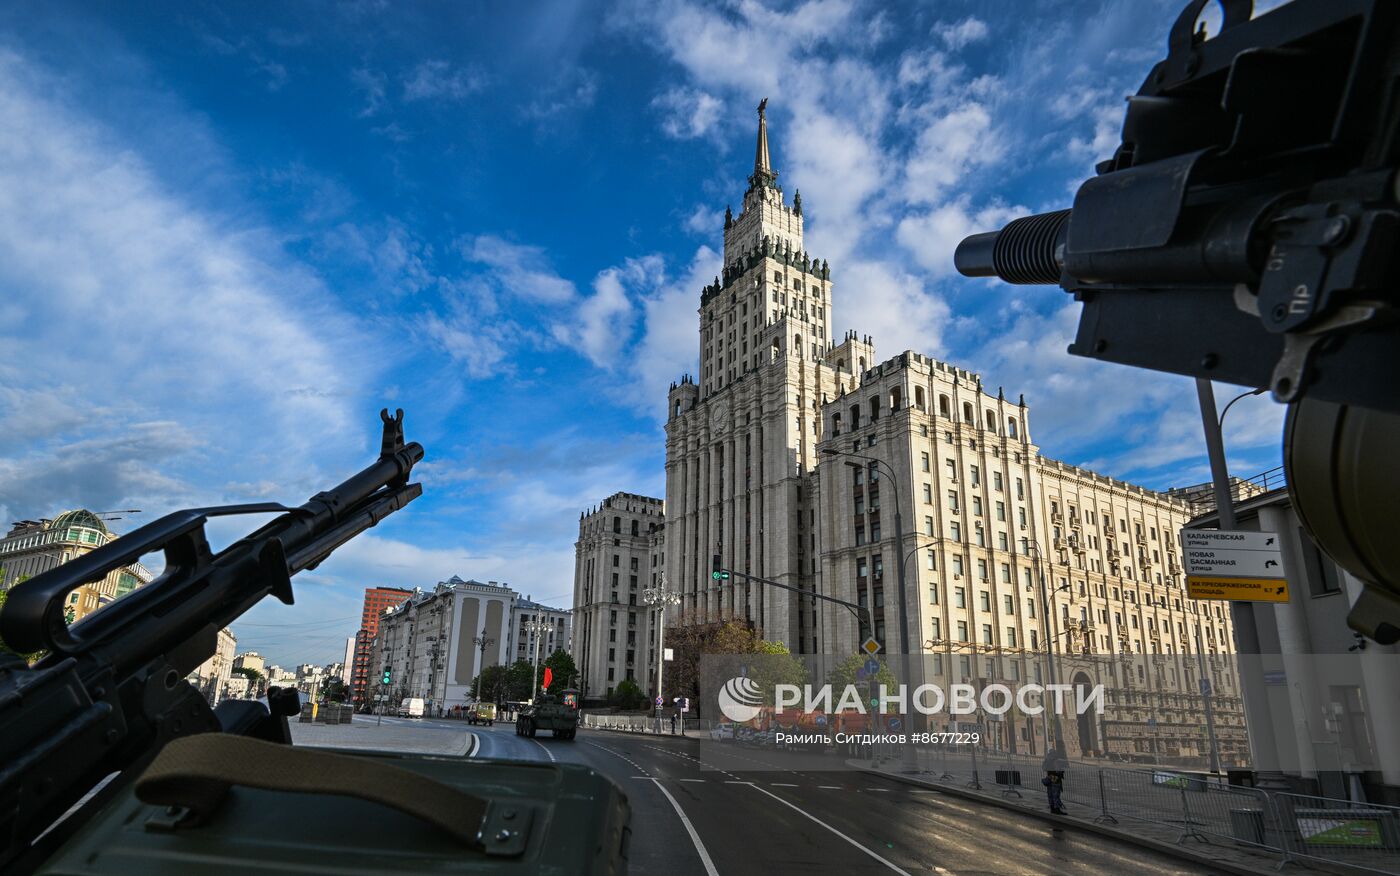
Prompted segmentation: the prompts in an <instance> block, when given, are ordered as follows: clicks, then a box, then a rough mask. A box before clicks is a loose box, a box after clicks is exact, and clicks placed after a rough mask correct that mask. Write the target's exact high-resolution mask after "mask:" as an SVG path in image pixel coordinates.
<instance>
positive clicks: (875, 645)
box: [860, 636, 880, 669]
mask: <svg viewBox="0 0 1400 876" xmlns="http://www.w3.org/2000/svg"><path fill="white" fill-rule="evenodd" d="M860 649H861V650H862V651H864V652H865V653H867V654H869V655H870V656H871V657H874V656H875V655H876V654H879V653H880V643H879V642H878V641H876V639H875V637H874V636H871V637H870V638H868V639H866V640H865V641H864V642H862V643H861V646H860ZM876 668H877V669H878V668H879V667H878V666H877V667H876Z"/></svg>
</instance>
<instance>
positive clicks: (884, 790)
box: [865, 788, 890, 794]
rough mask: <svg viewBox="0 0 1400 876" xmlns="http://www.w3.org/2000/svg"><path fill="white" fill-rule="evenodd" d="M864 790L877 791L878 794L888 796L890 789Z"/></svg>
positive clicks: (868, 789)
mask: <svg viewBox="0 0 1400 876" xmlns="http://www.w3.org/2000/svg"><path fill="white" fill-rule="evenodd" d="M865 790H867V791H878V792H880V793H881V794H888V793H889V792H890V789H889V788H866V789H865Z"/></svg>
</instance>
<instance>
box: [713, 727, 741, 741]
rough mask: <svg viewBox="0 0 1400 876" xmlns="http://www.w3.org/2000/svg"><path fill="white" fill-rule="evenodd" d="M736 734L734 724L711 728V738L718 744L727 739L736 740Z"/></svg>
mask: <svg viewBox="0 0 1400 876" xmlns="http://www.w3.org/2000/svg"><path fill="white" fill-rule="evenodd" d="M735 735H736V733H735V731H734V725H733V724H716V725H715V726H713V727H711V728H710V738H711V739H713V740H715V741H716V742H723V741H724V740H726V739H730V740H732V739H734V737H735Z"/></svg>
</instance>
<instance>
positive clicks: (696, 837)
mask: <svg viewBox="0 0 1400 876" xmlns="http://www.w3.org/2000/svg"><path fill="white" fill-rule="evenodd" d="M652 781H653V782H655V783H656V787H657V788H659V789H660V790H661V793H663V794H665V795H666V799H667V800H670V801H671V806H672V807H674V808H675V810H676V815H678V816H679V817H680V819H681V824H683V825H685V830H686V833H688V834H690V841H691V842H692V843H694V844H695V851H696V852H697V853H698V854H699V855H700V863H702V864H704V865H705V872H706V873H707V874H709V876H719V871H718V870H716V869H715V862H714V861H712V860H710V853H709V852H708V851H706V850H705V844H704V843H702V842H700V834H698V833H696V832H695V825H693V824H691V823H690V819H689V818H687V817H686V814H685V811H684V810H683V809H681V804H680V803H677V802H676V798H675V797H673V796H671V792H670V791H668V790H666V786H665V785H663V784H661V780H660V779H652ZM784 802H786V801H784ZM905 876H908V874H907V873H906V874H905Z"/></svg>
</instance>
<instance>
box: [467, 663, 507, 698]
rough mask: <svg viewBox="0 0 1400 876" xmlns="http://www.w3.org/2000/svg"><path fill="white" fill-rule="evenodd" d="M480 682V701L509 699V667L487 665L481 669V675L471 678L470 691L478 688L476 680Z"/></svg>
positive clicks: (473, 691) (474, 691) (475, 690)
mask: <svg viewBox="0 0 1400 876" xmlns="http://www.w3.org/2000/svg"><path fill="white" fill-rule="evenodd" d="M478 680H480V682H481V687H480V691H481V701H482V702H483V703H500V702H505V701H506V700H509V699H511V697H510V696H509V694H510V668H509V667H507V666H488V667H486V668H485V669H483V670H481V675H479V676H478V677H477V678H476V679H473V680H472V693H473V694H475V693H476V692H477V690H478V688H477V681H478Z"/></svg>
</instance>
